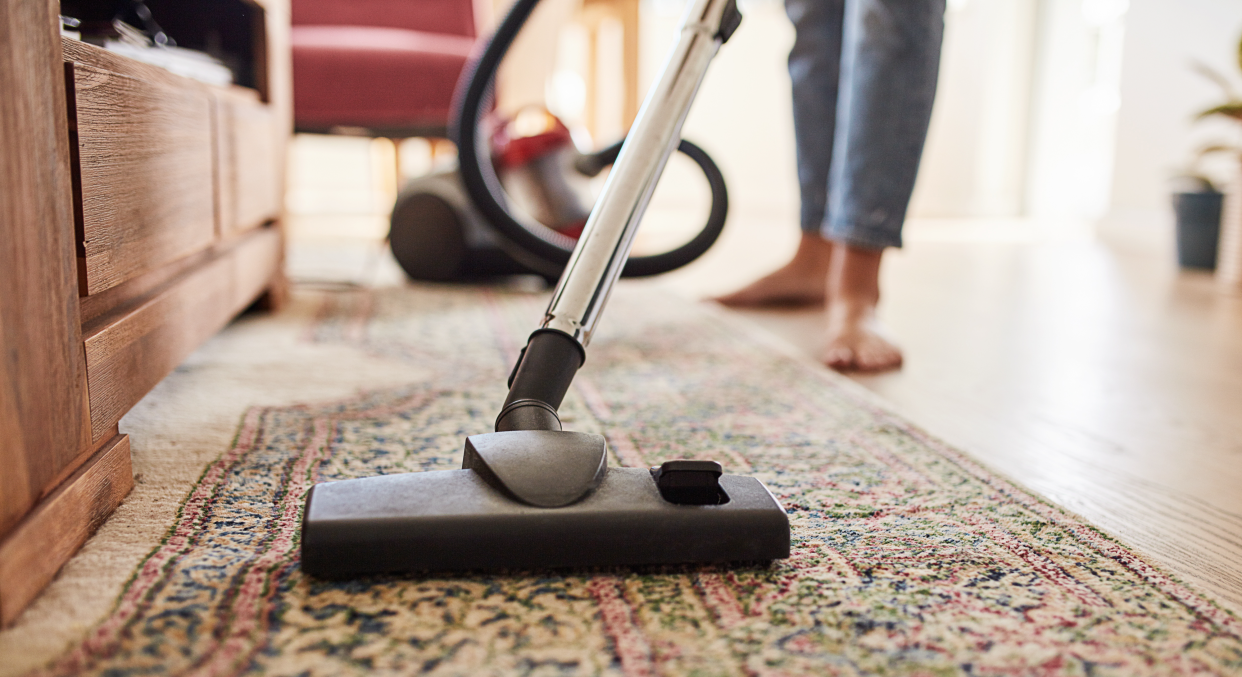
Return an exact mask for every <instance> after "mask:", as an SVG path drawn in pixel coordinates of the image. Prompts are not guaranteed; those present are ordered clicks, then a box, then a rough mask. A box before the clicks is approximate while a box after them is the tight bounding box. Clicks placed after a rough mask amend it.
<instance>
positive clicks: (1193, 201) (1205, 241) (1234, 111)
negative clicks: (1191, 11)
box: [1173, 41, 1242, 283]
mask: <svg viewBox="0 0 1242 677" xmlns="http://www.w3.org/2000/svg"><path fill="white" fill-rule="evenodd" d="M1237 60H1238V68H1239V70H1242V41H1240V42H1239V43H1238V48H1237ZM1196 70H1198V71H1199V72H1200V73H1201V74H1202V75H1204V76H1205V77H1207V78H1208V79H1209V80H1211V81H1213V82H1215V83H1216V84H1217V85H1218V86H1219V87H1220V89H1221V92H1222V93H1223V94H1224V95H1225V100H1224V102H1222V103H1220V104H1217V105H1215V106H1212V107H1211V108H1208V109H1206V110H1204V111H1201V112H1200V113H1199V114H1198V115H1197V116H1196V117H1197V119H1199V120H1202V119H1205V118H1217V117H1224V118H1227V119H1230V120H1234V121H1236V122H1237V123H1238V125H1239V128H1240V129H1242V96H1239V94H1238V90H1236V89H1234V87H1233V84H1232V83H1231V82H1230V80H1229V78H1227V77H1225V76H1224V75H1222V74H1220V73H1218V72H1217V71H1215V70H1213V69H1212V68H1210V67H1208V66H1207V65H1205V64H1196ZM1216 153H1226V154H1229V155H1231V156H1232V157H1234V158H1235V159H1236V160H1237V161H1238V162H1240V163H1242V147H1240V146H1239V145H1238V144H1236V143H1226V144H1217V145H1213V146H1208V147H1207V148H1204V149H1202V150H1201V151H1199V153H1198V155H1197V157H1196V158H1195V162H1196V165H1198V164H1199V162H1200V161H1201V160H1202V159H1203V158H1204V157H1206V156H1208V155H1211V154H1216ZM1196 174H1197V172H1196ZM1196 178H1198V179H1199V181H1200V183H1199V184H1198V188H1197V190H1193V191H1188V192H1182V193H1177V194H1175V195H1174V198H1173V199H1174V209H1175V211H1176V212H1177V242H1178V260H1179V263H1180V264H1181V265H1182V266H1183V267H1189V268H1209V269H1211V268H1216V267H1217V266H1216V263H1217V262H1218V261H1219V262H1220V267H1221V270H1220V271H1218V275H1221V276H1222V279H1224V280H1225V281H1228V282H1235V283H1237V282H1242V208H1239V207H1242V173H1239V174H1238V177H1237V179H1236V182H1237V189H1236V190H1235V191H1234V193H1235V195H1234V196H1233V197H1232V200H1233V202H1235V203H1237V204H1235V205H1234V207H1235V208H1234V209H1232V210H1231V212H1232V213H1230V214H1229V217H1230V220H1229V222H1228V223H1226V224H1225V225H1224V233H1221V211H1222V202H1223V200H1222V198H1223V196H1222V195H1221V193H1220V191H1218V190H1217V189H1216V187H1215V186H1214V185H1213V184H1212V182H1211V181H1210V180H1208V179H1206V178H1204V177H1202V176H1201V175H1200V176H1198V177H1196ZM1218 242H1219V243H1220V245H1221V247H1220V249H1221V251H1220V252H1219V256H1218V254H1217V243H1218Z"/></svg>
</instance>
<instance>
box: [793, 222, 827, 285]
mask: <svg viewBox="0 0 1242 677" xmlns="http://www.w3.org/2000/svg"><path fill="white" fill-rule="evenodd" d="M832 252H833V244H832V240H828V239H825V238H824V237H822V236H821V235H819V234H817V233H808V232H805V231H803V233H802V238H801V239H799V240H798V249H797V251H795V252H794V255H793V259H792V260H790V262H789V267H791V268H796V269H799V270H806V271H812V272H815V273H821V274H823V275H827V273H828V269H829V267H830V266H831V265H832Z"/></svg>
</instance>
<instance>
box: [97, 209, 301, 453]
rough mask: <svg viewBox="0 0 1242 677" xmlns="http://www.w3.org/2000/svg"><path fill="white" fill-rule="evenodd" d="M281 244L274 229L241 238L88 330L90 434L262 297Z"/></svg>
mask: <svg viewBox="0 0 1242 677" xmlns="http://www.w3.org/2000/svg"><path fill="white" fill-rule="evenodd" d="M280 246H281V244H280V234H279V232H277V231H276V230H275V229H274V228H264V229H261V230H258V231H255V232H253V233H250V234H249V235H246V236H244V237H241V238H238V240H237V242H236V244H235V245H234V246H232V247H231V248H230V249H229V250H228V251H227V252H223V253H221V254H220V255H218V256H215V257H214V258H212V259H211V260H209V261H207V262H205V263H203V264H202V265H200V266H198V267H197V268H196V269H194V270H193V271H191V272H189V273H187V274H186V275H184V276H182V277H181V278H179V279H178V280H177V281H175V282H174V283H172V284H171V285H169V286H168V287H167V288H166V289H164V290H163V291H161V292H159V293H157V294H155V295H154V296H153V297H151V298H150V299H148V300H147V301H145V302H144V303H142V304H140V305H138V306H137V307H136V308H133V309H132V310H130V311H128V312H126V313H124V314H122V315H120V316H118V317H115V318H112V319H111V320H110V321H108V322H107V323H106V324H105V325H103V326H100V327H97V328H94V329H92V330H90V331H88V332H87V334H86V337H85V343H86V383H87V391H88V393H89V396H88V397H89V400H90V410H91V431H92V436H93V438H94V439H99V438H100V437H101V436H102V435H103V434H104V433H106V432H107V431H108V430H110V429H111V427H112V426H113V425H115V424H116V422H117V421H119V420H120V418H121V416H123V415H124V414H125V412H127V411H129V410H130V408H131V407H133V406H134V405H135V404H137V403H138V400H140V399H142V397H143V396H144V395H146V394H147V392H148V391H149V390H151V388H153V387H155V384H156V383H159V381H160V379H162V378H164V377H165V376H167V375H168V374H169V372H171V371H172V370H173V369H174V368H176V366H177V365H178V364H180V363H181V362H182V360H184V359H185V358H186V356H188V355H189V354H190V353H191V352H193V351H194V349H195V348H197V347H198V346H199V345H200V344H202V342H203V341H206V340H207V339H209V338H211V336H212V335H213V334H215V333H216V332H218V331H220V329H221V328H223V327H224V326H225V325H226V324H228V322H229V320H231V319H232V318H233V316H234V315H236V314H237V313H239V312H241V311H242V310H243V309H245V307H246V306H248V305H250V303H251V302H252V301H254V300H255V298H256V297H258V296H259V294H260V293H261V292H262V291H263V289H264V288H265V287H267V286H268V285H269V284H270V283H271V281H272V279H273V278H274V277H275V275H276V274H277V270H278V269H279V265H280Z"/></svg>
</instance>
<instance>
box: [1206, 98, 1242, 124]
mask: <svg viewBox="0 0 1242 677" xmlns="http://www.w3.org/2000/svg"><path fill="white" fill-rule="evenodd" d="M1212 115H1224V116H1225V117H1230V118H1233V119H1235V120H1237V121H1239V122H1242V101H1230V102H1229V103H1225V104H1221V105H1219V106H1214V107H1212V108H1209V109H1207V110H1205V111H1202V112H1201V113H1199V115H1197V116H1196V117H1197V118H1198V119H1200V120H1202V119H1203V118H1206V117H1210V116H1212Z"/></svg>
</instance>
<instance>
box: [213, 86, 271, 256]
mask: <svg viewBox="0 0 1242 677" xmlns="http://www.w3.org/2000/svg"><path fill="white" fill-rule="evenodd" d="M215 105H216V119H217V120H218V121H219V124H218V136H217V140H216V142H217V144H219V145H218V148H219V151H218V152H219V158H220V162H219V165H218V167H219V172H220V175H219V177H218V178H217V183H218V184H219V186H220V203H219V212H220V231H221V234H222V235H225V236H228V235H231V234H233V233H239V232H242V231H246V230H249V229H251V228H256V227H258V226H260V225H262V224H263V223H265V222H266V221H269V220H271V219H274V218H276V217H277V216H278V215H279V214H280V207H281V192H280V185H281V177H280V176H279V172H280V168H281V167H283V166H284V162H283V160H282V159H281V158H279V157H277V153H278V152H279V149H280V148H281V147H282V145H281V144H280V143H278V139H279V137H278V135H277V134H278V130H277V125H276V116H275V114H274V113H273V112H272V109H271V106H268V105H266V104H264V103H261V102H260V101H258V100H257V99H256V98H254V97H250V96H247V95H245V94H240V93H237V92H223V93H221V94H219V95H217V96H216V104H215Z"/></svg>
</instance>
